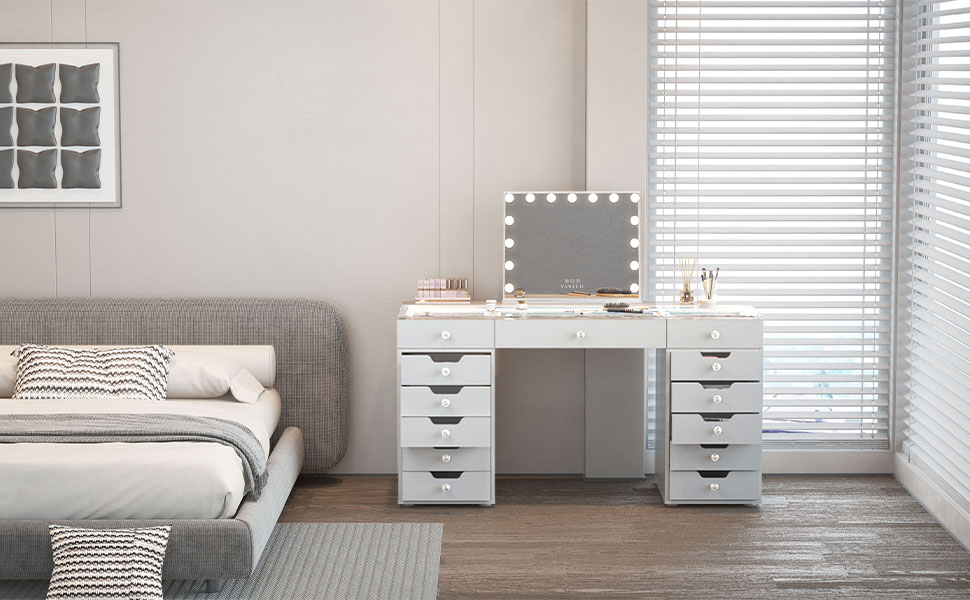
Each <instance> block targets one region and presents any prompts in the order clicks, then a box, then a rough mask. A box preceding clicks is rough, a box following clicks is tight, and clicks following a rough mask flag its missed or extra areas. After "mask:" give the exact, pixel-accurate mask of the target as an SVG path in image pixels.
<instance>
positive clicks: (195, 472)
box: [0, 389, 281, 519]
mask: <svg viewBox="0 0 970 600" xmlns="http://www.w3.org/2000/svg"><path fill="white" fill-rule="evenodd" d="M280 410H281V403H280V397H279V394H277V393H276V391H275V390H272V389H268V390H267V391H266V392H264V393H263V394H262V395H261V396H260V398H259V401H258V402H256V403H255V404H244V403H242V402H237V401H235V400H234V399H233V398H232V397H231V396H226V397H223V398H215V399H205V400H200V399H192V400H178V399H168V400H166V401H164V402H146V401H144V400H98V401H90V400H84V401H78V400H70V401H65V400H12V399H9V398H2V399H0V418H3V415H8V414H26V413H34V414H36V413H64V412H124V413H158V412H164V413H169V414H187V415H204V416H212V417H218V418H222V419H228V420H233V421H236V422H238V423H241V424H243V425H245V426H246V427H247V428H249V429H250V430H252V431H253V433H255V434H256V437H257V439H259V442H260V444H261V445H262V446H263V449H264V450H265V452H266V455H267V456H269V450H270V446H269V443H270V442H269V440H270V437H271V436H272V435H273V431H274V430H275V429H276V425H277V423H279V419H280ZM0 480H2V481H3V485H0V519H220V518H229V517H232V516H233V515H235V514H236V510H237V509H238V508H239V504H240V503H241V502H242V499H243V497H244V496H245V495H246V493H247V492H248V491H249V490H247V489H246V486H245V481H244V479H243V467H242V462H241V459H240V458H239V456H238V455H237V454H236V452H235V450H233V449H232V448H230V447H228V446H224V445H222V444H218V443H209V442H160V443H154V442H151V443H110V444H0Z"/></svg>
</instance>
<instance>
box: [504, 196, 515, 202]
mask: <svg viewBox="0 0 970 600" xmlns="http://www.w3.org/2000/svg"><path fill="white" fill-rule="evenodd" d="M513 200H515V196H513V195H512V194H505V201H506V202H508V203H509V204H511V203H512V201H513Z"/></svg>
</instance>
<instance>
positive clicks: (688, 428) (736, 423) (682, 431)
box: [670, 415, 761, 444]
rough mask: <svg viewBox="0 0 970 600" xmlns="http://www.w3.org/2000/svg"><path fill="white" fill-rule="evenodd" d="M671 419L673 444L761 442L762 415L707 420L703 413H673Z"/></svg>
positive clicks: (671, 440)
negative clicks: (702, 415)
mask: <svg viewBox="0 0 970 600" xmlns="http://www.w3.org/2000/svg"><path fill="white" fill-rule="evenodd" d="M670 421H671V423H670V443H671V444H760V443H761V415H734V416H733V417H731V418H730V419H718V420H716V421H705V420H704V419H703V417H701V415H671V416H670ZM718 432H720V433H718Z"/></svg>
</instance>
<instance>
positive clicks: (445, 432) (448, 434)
mask: <svg viewBox="0 0 970 600" xmlns="http://www.w3.org/2000/svg"><path fill="white" fill-rule="evenodd" d="M715 429H720V427H715ZM717 433H721V432H720V431H718V432H717ZM441 437H443V438H445V439H446V440H447V439H448V438H450V437H451V432H450V431H448V430H447V429H442V430H441Z"/></svg>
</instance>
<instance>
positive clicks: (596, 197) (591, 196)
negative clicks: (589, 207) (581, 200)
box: [587, 194, 600, 203]
mask: <svg viewBox="0 0 970 600" xmlns="http://www.w3.org/2000/svg"><path fill="white" fill-rule="evenodd" d="M587 198H589V201H590V202H593V203H596V201H597V200H599V199H600V197H599V196H597V195H596V194H590V195H589V196H587Z"/></svg>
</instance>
